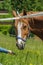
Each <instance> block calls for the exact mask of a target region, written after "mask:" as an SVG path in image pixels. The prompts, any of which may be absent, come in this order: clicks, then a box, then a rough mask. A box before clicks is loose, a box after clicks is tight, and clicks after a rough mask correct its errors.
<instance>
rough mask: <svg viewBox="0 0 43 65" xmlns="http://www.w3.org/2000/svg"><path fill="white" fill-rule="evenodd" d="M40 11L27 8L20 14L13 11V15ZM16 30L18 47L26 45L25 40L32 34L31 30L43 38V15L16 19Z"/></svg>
mask: <svg viewBox="0 0 43 65" xmlns="http://www.w3.org/2000/svg"><path fill="white" fill-rule="evenodd" d="M35 13H39V12H26V11H25V10H24V11H23V13H20V14H19V15H17V14H16V12H15V11H13V15H14V16H15V17H16V16H23V15H30V14H35ZM14 25H15V30H16V36H17V43H16V45H17V47H18V48H19V49H23V48H24V46H25V42H26V39H27V37H28V36H29V35H30V32H32V33H34V34H35V35H37V36H38V37H40V38H41V39H42V40H43V16H36V17H32V18H22V19H19V20H15V23H14Z"/></svg>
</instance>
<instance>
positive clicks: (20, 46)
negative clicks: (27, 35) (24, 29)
mask: <svg viewBox="0 0 43 65" xmlns="http://www.w3.org/2000/svg"><path fill="white" fill-rule="evenodd" d="M16 46H17V47H18V49H20V50H23V49H24V47H25V44H23V43H22V42H21V43H20V44H19V43H16Z"/></svg>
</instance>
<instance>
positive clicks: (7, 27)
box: [0, 25, 11, 35]
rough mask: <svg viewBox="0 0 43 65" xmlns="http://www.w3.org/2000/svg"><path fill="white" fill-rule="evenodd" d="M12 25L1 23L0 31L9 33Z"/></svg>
mask: <svg viewBox="0 0 43 65" xmlns="http://www.w3.org/2000/svg"><path fill="white" fill-rule="evenodd" d="M10 27H11V25H0V32H2V33H3V34H5V35H7V33H9V32H8V30H9V29H10Z"/></svg>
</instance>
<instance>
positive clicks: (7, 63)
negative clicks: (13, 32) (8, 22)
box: [0, 33, 43, 65]
mask: <svg viewBox="0 0 43 65" xmlns="http://www.w3.org/2000/svg"><path fill="white" fill-rule="evenodd" d="M0 47H3V48H6V49H11V50H12V51H14V52H15V53H16V54H17V55H10V54H5V53H0V63H2V64H3V65H43V42H42V41H41V40H39V39H38V40H37V39H34V38H31V39H29V40H27V42H26V45H25V49H24V50H18V48H17V47H16V40H15V38H14V37H10V36H9V35H3V34H1V33H0Z"/></svg>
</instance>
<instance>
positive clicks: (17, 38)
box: [17, 37, 26, 42]
mask: <svg viewBox="0 0 43 65" xmlns="http://www.w3.org/2000/svg"><path fill="white" fill-rule="evenodd" d="M17 39H21V40H22V41H24V42H26V40H25V39H23V38H21V37H17Z"/></svg>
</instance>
